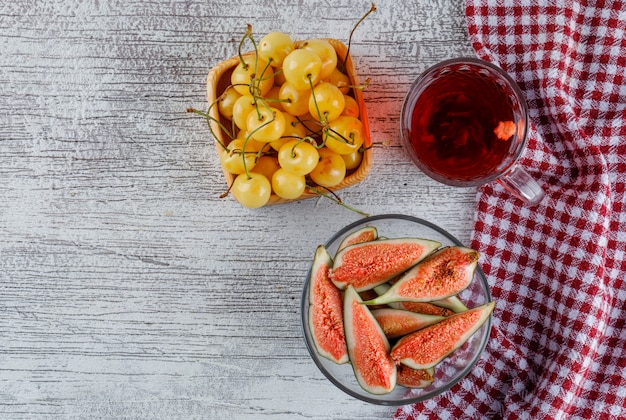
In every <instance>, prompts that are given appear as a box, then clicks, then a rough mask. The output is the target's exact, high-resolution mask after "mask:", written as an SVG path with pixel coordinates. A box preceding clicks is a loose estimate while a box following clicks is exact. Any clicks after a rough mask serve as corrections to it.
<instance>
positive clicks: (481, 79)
mask: <svg viewBox="0 0 626 420" xmlns="http://www.w3.org/2000/svg"><path fill="white" fill-rule="evenodd" d="M400 124H401V134H402V145H403V147H404V149H405V150H406V152H407V154H408V155H409V157H410V158H411V160H413V162H414V163H415V164H416V165H417V167H418V168H420V169H421V170H422V171H423V172H424V173H425V174H426V175H428V176H430V177H431V178H433V179H435V180H437V181H439V182H442V183H444V184H448V185H454V186H462V187H468V186H478V185H482V184H486V183H487V182H489V181H492V180H497V181H498V182H499V183H500V184H501V185H503V186H504V187H505V188H506V189H508V190H509V191H511V192H512V193H513V194H514V195H516V196H517V197H519V198H521V199H522V200H524V201H526V202H527V203H529V204H537V203H538V202H539V201H541V199H542V198H543V196H544V194H545V193H544V191H543V190H542V188H541V187H540V186H539V185H538V184H537V183H536V182H535V181H534V180H533V179H532V177H530V175H528V173H526V172H525V171H524V170H523V169H522V168H520V167H519V166H516V161H517V159H518V158H519V156H520V155H521V154H522V152H523V151H524V148H525V145H526V139H527V135H528V130H527V129H528V110H527V106H526V102H525V100H524V98H523V95H522V92H521V91H520V89H519V87H518V86H517V84H516V83H515V82H514V81H513V80H512V79H511V78H510V76H509V75H507V74H506V73H505V72H504V71H503V70H502V69H500V68H499V67H497V66H495V65H493V64H491V63H488V62H486V61H483V60H479V59H476V58H458V59H452V60H447V61H444V62H441V63H439V64H437V65H435V66H433V67H431V68H430V69H428V70H426V71H425V72H424V73H423V74H422V75H421V76H420V77H419V78H418V79H417V80H416V81H415V82H414V83H413V85H412V86H411V88H410V89H409V92H408V93H407V95H406V98H405V100H404V104H403V106H402V114H401V116H400Z"/></svg>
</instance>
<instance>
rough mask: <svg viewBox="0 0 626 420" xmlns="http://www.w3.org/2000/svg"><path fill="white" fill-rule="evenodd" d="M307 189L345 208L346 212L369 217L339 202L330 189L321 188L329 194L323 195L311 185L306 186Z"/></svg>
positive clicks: (367, 214) (339, 199)
mask: <svg viewBox="0 0 626 420" xmlns="http://www.w3.org/2000/svg"><path fill="white" fill-rule="evenodd" d="M307 188H308V189H309V190H311V191H313V192H314V193H315V194H318V195H320V196H322V197H325V198H328V199H329V200H331V201H334V202H335V203H337V204H339V205H340V206H342V207H345V208H347V209H348V210H351V211H353V212H355V213H358V214H360V215H362V216H365V217H369V213H365V212H363V211H361V210H358V209H355V208H354V207H352V206H349V205H348V204H346V203H344V202H343V201H342V200H341V198H339V196H337V194H335V192H334V191H332V190H330V189H328V188H326V187H321V188H324V189H325V190H326V191H328V192H329V193H330V194H327V193H324V192H322V191H320V190H319V189H318V188H316V187H314V186H312V185H307Z"/></svg>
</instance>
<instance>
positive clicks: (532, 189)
mask: <svg viewBox="0 0 626 420" xmlns="http://www.w3.org/2000/svg"><path fill="white" fill-rule="evenodd" d="M496 181H497V182H498V183H499V184H500V185H502V186H503V187H504V188H505V189H506V190H507V191H509V192H510V193H511V194H513V195H515V196H516V197H517V198H519V199H520V200H522V201H524V202H525V203H526V204H530V205H531V206H534V205H537V204H539V202H541V200H543V198H544V197H545V195H546V193H545V191H544V190H543V188H541V186H540V185H539V184H538V183H537V181H535V180H534V178H533V177H531V176H530V175H529V174H528V172H526V171H525V170H524V169H522V168H521V167H519V166H515V167H514V168H513V170H511V171H510V172H507V173H506V174H503V175H501V176H500V177H499V178H498V179H497V180H496Z"/></svg>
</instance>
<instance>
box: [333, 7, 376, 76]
mask: <svg viewBox="0 0 626 420" xmlns="http://www.w3.org/2000/svg"><path fill="white" fill-rule="evenodd" d="M375 11H376V5H375V4H374V2H372V7H370V9H369V10H368V11H367V13H365V14H364V15H363V17H361V19H359V21H358V22H357V23H356V25H354V27H353V28H352V30H351V31H350V37H348V49H347V50H346V56H345V57H344V59H343V64H342V65H341V70H342V73H345V71H346V63H347V62H348V57H349V56H350V45H351V44H352V35H354V31H355V30H356V28H357V27H358V26H359V25H360V24H361V22H363V21H364V20H365V18H367V17H368V16H369V15H370V14H371V13H373V12H375Z"/></svg>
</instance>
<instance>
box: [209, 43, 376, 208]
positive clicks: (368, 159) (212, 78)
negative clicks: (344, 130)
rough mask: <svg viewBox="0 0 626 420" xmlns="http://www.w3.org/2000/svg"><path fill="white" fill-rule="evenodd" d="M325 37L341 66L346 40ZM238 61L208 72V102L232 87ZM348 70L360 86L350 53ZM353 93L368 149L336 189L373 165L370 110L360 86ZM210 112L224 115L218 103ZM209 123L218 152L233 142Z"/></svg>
mask: <svg viewBox="0 0 626 420" xmlns="http://www.w3.org/2000/svg"><path fill="white" fill-rule="evenodd" d="M325 39H326V41H328V42H329V43H330V44H331V45H332V46H333V48H334V49H335V51H336V52H337V59H338V65H341V62H342V60H343V58H344V57H346V54H347V52H348V48H347V47H346V45H345V44H344V43H343V42H341V41H338V40H336V39H332V38H325ZM295 44H296V47H297V46H298V44H299V43H298V42H296V43H295ZM251 54H252V53H251V52H250V53H247V54H245V55H251ZM237 64H239V56H235V57H232V58H229V59H228V60H225V61H222V62H221V63H219V64H218V65H216V66H215V67H213V68H212V69H211V71H210V72H209V74H208V76H207V99H208V102H209V104H212V103H213V102H215V100H216V99H217V98H219V97H220V95H222V93H224V91H225V90H226V88H228V86H230V84H231V82H230V75H231V73H232V71H233V69H234V68H235V67H236V66H237ZM345 72H346V74H347V76H348V77H349V79H350V83H351V85H353V86H358V85H359V81H358V79H357V75H356V71H355V69H354V65H353V63H352V58H351V57H350V55H348V56H347V61H346V64H345ZM351 94H352V96H353V97H354V99H356V102H357V104H358V105H359V119H360V120H361V122H362V123H363V131H364V134H365V140H364V142H363V147H364V148H365V151H364V152H363V159H362V160H361V164H360V165H359V167H358V168H356V169H354V170H352V171H349V172H348V173H347V174H346V177H345V178H344V180H343V181H342V182H341V183H339V184H338V185H336V186H334V187H332V188H330V189H331V190H333V191H337V190H340V189H342V188H346V187H349V186H352V185H355V184H357V183H359V182H361V181H362V180H363V179H365V177H366V176H367V174H368V173H369V170H370V168H371V166H372V149H371V145H372V141H371V137H370V129H369V123H368V119H367V111H366V109H365V101H364V100H363V93H362V92H361V90H360V89H351ZM210 115H211V117H212V118H214V119H220V118H221V117H220V115H219V112H218V107H217V106H214V107H212V108H211V112H210ZM221 121H224V119H223V118H221ZM210 124H211V129H212V130H213V133H214V134H215V136H217V137H218V140H219V142H218V141H216V142H215V146H216V150H217V153H218V155H219V154H220V153H221V152H222V151H223V150H224V148H223V147H222V145H221V144H220V142H221V143H222V144H224V145H228V143H229V142H230V138H229V137H228V136H227V135H226V134H225V133H224V132H223V131H222V129H221V128H220V126H219V124H217V122H216V121H211V123H210ZM222 169H223V171H224V177H225V178H226V185H227V187H229V186H230V185H232V183H233V181H234V180H235V177H236V175H233V174H231V173H230V172H228V171H226V170H225V169H224V168H222ZM312 197H319V195H318V194H317V193H315V192H311V191H308V190H305V192H304V193H303V194H302V195H301V196H300V197H298V198H295V199H292V200H286V199H283V198H281V197H279V196H277V195H276V194H274V193H272V196H271V197H270V200H269V202H268V203H267V204H268V205H269V204H279V203H287V202H290V201H298V200H303V199H307V198H312Z"/></svg>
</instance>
